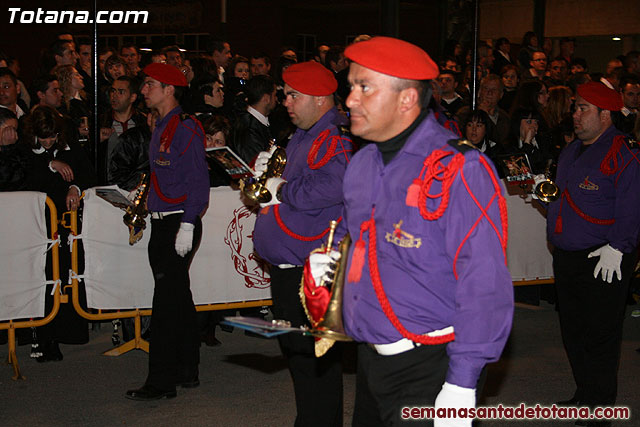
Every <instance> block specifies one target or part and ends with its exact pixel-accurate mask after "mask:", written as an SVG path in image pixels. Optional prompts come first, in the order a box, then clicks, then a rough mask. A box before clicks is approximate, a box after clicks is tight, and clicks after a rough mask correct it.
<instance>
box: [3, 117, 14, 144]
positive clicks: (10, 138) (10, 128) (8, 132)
mask: <svg viewBox="0 0 640 427" xmlns="http://www.w3.org/2000/svg"><path fill="white" fill-rule="evenodd" d="M17 140H18V120H16V119H7V120H5V121H4V123H2V124H0V145H11V144H14V143H15V142H16V141H17Z"/></svg>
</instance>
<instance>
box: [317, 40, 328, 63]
mask: <svg viewBox="0 0 640 427" xmlns="http://www.w3.org/2000/svg"><path fill="white" fill-rule="evenodd" d="M329 49H330V48H329V46H327V45H326V44H323V45H320V46H318V59H319V60H320V62H321V63H322V64H324V58H325V57H326V56H327V52H329Z"/></svg>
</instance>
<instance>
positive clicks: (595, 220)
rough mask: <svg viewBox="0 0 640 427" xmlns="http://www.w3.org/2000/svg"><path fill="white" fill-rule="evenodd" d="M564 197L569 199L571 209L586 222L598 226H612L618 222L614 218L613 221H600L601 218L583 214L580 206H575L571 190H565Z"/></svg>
mask: <svg viewBox="0 0 640 427" xmlns="http://www.w3.org/2000/svg"><path fill="white" fill-rule="evenodd" d="M562 195H563V196H566V199H567V203H569V206H571V208H572V209H573V210H574V211H575V212H576V213H577V214H578V215H579V216H580V217H581V218H582V219H584V220H585V221H587V222H590V223H592V224H598V225H611V224H613V223H614V222H616V220H615V219H614V218H611V219H600V218H595V217H593V216H591V215H588V214H586V213H584V212H582V211H581V210H580V208H579V207H578V205H576V204H575V202H574V201H573V199H572V198H571V195H570V194H569V190H564V192H563V193H562Z"/></svg>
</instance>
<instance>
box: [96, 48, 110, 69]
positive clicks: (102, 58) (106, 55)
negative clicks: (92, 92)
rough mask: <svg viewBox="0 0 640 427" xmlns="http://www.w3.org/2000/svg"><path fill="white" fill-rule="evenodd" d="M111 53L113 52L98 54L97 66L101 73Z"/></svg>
mask: <svg viewBox="0 0 640 427" xmlns="http://www.w3.org/2000/svg"><path fill="white" fill-rule="evenodd" d="M111 55H113V52H106V53H103V54H102V55H98V67H99V68H100V71H101V72H102V73H104V65H105V63H106V62H107V59H109V57H110V56H111Z"/></svg>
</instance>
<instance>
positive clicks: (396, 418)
mask: <svg viewBox="0 0 640 427" xmlns="http://www.w3.org/2000/svg"><path fill="white" fill-rule="evenodd" d="M448 369H449V356H447V345H446V344H439V345H423V346H420V347H418V348H415V349H413V350H410V351H405V352H404V353H400V354H397V355H393V356H382V355H380V354H378V353H377V352H376V351H375V350H374V349H372V348H371V347H370V346H369V344H359V345H358V371H357V376H356V401H355V408H354V410H353V426H354V427H374V426H398V425H401V424H403V420H402V419H401V409H402V407H403V406H419V407H422V406H433V405H434V403H435V400H436V397H437V396H438V393H440V390H441V389H442V385H443V384H444V382H445V378H446V375H447V370H448ZM420 425H421V426H422V425H430V426H432V425H433V420H428V421H427V422H426V424H424V421H421V422H420Z"/></svg>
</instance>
